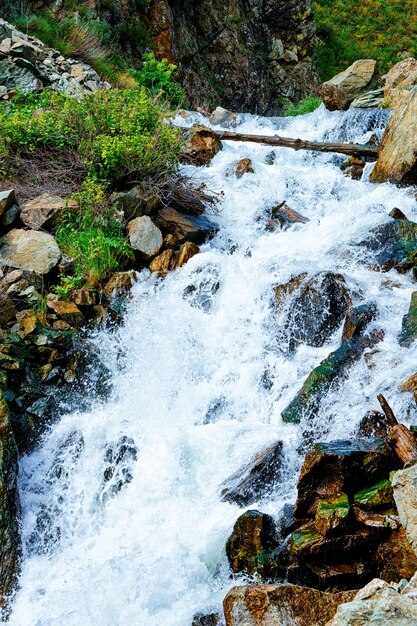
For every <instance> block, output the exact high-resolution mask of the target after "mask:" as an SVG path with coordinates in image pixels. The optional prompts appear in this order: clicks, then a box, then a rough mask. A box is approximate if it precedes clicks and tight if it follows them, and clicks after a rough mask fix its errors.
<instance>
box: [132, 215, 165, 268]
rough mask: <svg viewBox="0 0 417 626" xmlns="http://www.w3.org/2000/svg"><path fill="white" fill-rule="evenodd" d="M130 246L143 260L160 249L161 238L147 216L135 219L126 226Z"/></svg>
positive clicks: (160, 234) (157, 229)
mask: <svg viewBox="0 0 417 626" xmlns="http://www.w3.org/2000/svg"><path fill="white" fill-rule="evenodd" d="M127 229H128V235H129V241H130V245H131V247H132V248H133V250H135V251H136V252H139V254H140V255H141V256H143V257H144V258H145V259H150V258H152V257H154V256H155V255H156V254H158V252H159V250H160V249H161V247H162V242H163V237H162V233H161V231H160V230H159V228H158V227H157V226H155V224H154V223H153V221H152V220H151V218H150V217H149V216H147V215H144V216H142V217H136V218H135V219H134V220H132V221H131V222H129V224H128V227H127Z"/></svg>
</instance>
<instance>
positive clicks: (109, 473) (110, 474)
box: [100, 435, 138, 501]
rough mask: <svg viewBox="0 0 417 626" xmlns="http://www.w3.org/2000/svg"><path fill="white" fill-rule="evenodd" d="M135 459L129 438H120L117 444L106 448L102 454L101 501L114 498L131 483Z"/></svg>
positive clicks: (134, 450)
mask: <svg viewBox="0 0 417 626" xmlns="http://www.w3.org/2000/svg"><path fill="white" fill-rule="evenodd" d="M137 458H138V449H137V447H136V444H135V442H134V440H133V439H132V438H131V437H127V436H126V435H124V436H122V437H120V439H119V441H118V442H117V443H115V444H110V445H108V446H107V448H106V451H105V454H104V461H105V463H106V468H105V470H104V474H103V479H104V486H103V489H102V491H101V493H100V499H101V500H102V501H106V500H107V499H108V498H110V497H114V496H115V495H117V494H118V493H119V491H120V490H121V489H122V487H123V486H124V485H126V484H128V483H130V482H131V481H132V479H133V474H132V468H133V465H134V463H135V462H136V461H137Z"/></svg>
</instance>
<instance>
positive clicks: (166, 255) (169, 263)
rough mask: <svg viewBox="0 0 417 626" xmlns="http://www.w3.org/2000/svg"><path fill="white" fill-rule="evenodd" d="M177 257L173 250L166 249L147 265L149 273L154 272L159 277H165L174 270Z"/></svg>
mask: <svg viewBox="0 0 417 626" xmlns="http://www.w3.org/2000/svg"><path fill="white" fill-rule="evenodd" d="M177 261H178V255H177V253H176V252H175V250H172V248H168V250H164V252H162V254H159V255H158V256H157V257H155V258H154V259H153V261H152V263H151V264H150V265H149V269H150V270H151V272H155V273H157V274H159V275H160V276H165V275H166V274H168V272H171V271H172V270H174V269H175V268H176V266H177Z"/></svg>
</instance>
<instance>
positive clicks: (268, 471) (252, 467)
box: [221, 441, 283, 506]
mask: <svg viewBox="0 0 417 626" xmlns="http://www.w3.org/2000/svg"><path fill="white" fill-rule="evenodd" d="M282 448H283V444H282V441H277V442H276V443H274V444H273V445H271V446H268V447H266V448H265V449H264V450H261V452H258V454H256V455H255V457H254V458H253V459H252V460H251V461H250V462H249V463H248V464H247V465H245V466H244V467H242V468H240V469H239V470H238V471H237V472H236V473H235V474H233V475H232V476H230V478H228V479H227V480H226V481H225V482H224V483H223V485H222V487H223V488H222V492H221V496H222V500H224V501H226V502H234V503H236V504H238V505H239V506H247V505H248V504H250V503H252V502H255V501H257V500H259V499H260V498H265V497H266V496H267V495H268V494H270V493H272V491H273V490H274V487H276V483H277V481H278V480H279V477H280V474H281V470H282V464H283V454H282Z"/></svg>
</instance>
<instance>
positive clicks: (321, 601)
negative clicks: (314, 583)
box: [223, 584, 355, 626]
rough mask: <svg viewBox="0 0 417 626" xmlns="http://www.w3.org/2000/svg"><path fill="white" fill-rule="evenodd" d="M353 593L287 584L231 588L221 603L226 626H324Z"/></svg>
mask: <svg viewBox="0 0 417 626" xmlns="http://www.w3.org/2000/svg"><path fill="white" fill-rule="evenodd" d="M354 593H355V592H341V593H335V594H333V593H327V592H324V591H318V590H317V589H310V588H308V587H301V586H299V585H291V584H281V585H247V586H241V587H232V589H231V590H230V591H229V592H228V594H227V595H226V597H225V599H224V602H223V608H224V615H225V619H226V626H289V625H290V624H297V626H324V624H325V623H326V621H328V620H329V619H331V618H332V617H333V615H334V614H335V612H336V609H337V607H338V605H339V604H341V603H342V602H349V601H350V600H351V599H352V598H353V596H354Z"/></svg>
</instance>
